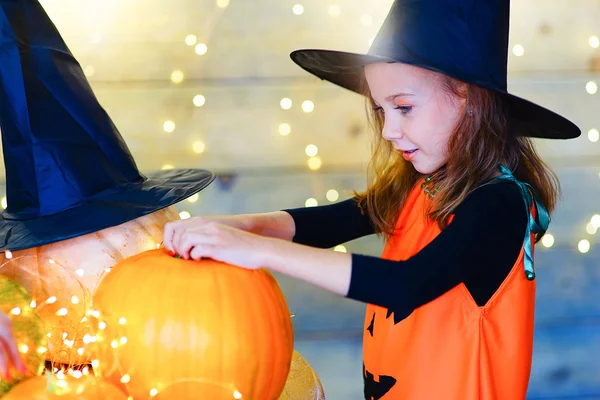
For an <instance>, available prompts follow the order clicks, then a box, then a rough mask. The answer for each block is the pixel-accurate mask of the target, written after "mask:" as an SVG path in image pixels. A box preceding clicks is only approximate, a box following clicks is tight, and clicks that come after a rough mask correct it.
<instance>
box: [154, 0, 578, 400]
mask: <svg viewBox="0 0 600 400" xmlns="http://www.w3.org/2000/svg"><path fill="white" fill-rule="evenodd" d="M508 21H509V3H508V1H505V0H421V1H415V0H398V1H396V2H395V3H394V4H393V5H392V8H391V10H390V13H389V15H388V17H387V18H386V20H385V22H384V24H383V26H382V28H381V30H380V31H379V34H378V36H377V37H376V39H375V40H374V42H373V45H372V47H371V49H370V50H369V53H368V54H363V55H361V54H351V53H344V52H338V51H328V50H300V51H296V52H294V53H292V59H293V60H294V61H295V62H296V63H298V64H299V65H300V66H301V67H302V68H304V69H305V70H307V71H309V72H311V73H313V74H315V75H316V76H318V77H320V78H322V79H326V80H328V81H330V82H333V83H335V84H337V85H340V86H342V87H345V88H347V89H350V90H352V91H355V92H358V93H361V94H364V95H365V96H366V98H367V102H368V104H369V106H370V107H371V108H372V112H371V113H370V114H371V115H370V117H371V121H372V123H373V124H372V125H373V126H374V128H375V132H376V137H375V146H374V153H373V156H372V160H371V164H370V172H371V174H370V178H371V180H370V184H369V186H368V188H367V190H366V191H365V192H364V193H360V194H357V195H356V196H355V197H354V198H352V199H349V200H346V201H342V202H339V203H337V204H333V205H328V206H321V207H315V208H302V209H291V210H284V211H279V212H273V213H266V214H258V215H237V216H224V217H214V218H193V219H189V220H184V221H177V222H173V223H169V224H167V226H166V227H165V231H164V244H165V247H166V248H167V249H168V250H171V251H173V252H175V253H178V254H180V255H181V256H182V257H184V258H186V259H200V258H202V257H209V258H213V259H216V260H220V261H223V262H226V263H231V264H235V265H238V266H240V267H243V268H249V269H256V268H262V267H265V268H268V269H271V270H273V271H277V272H279V273H283V274H286V275H289V276H291V277H294V278H297V279H301V280H303V281H306V282H309V283H312V284H314V285H317V286H319V287H322V288H324V289H326V290H329V291H331V292H333V293H337V294H339V295H342V296H346V297H348V298H351V299H355V300H358V301H362V302H365V303H367V304H368V305H367V310H366V316H365V323H364V340H363V348H364V365H363V377H364V381H365V389H364V392H365V393H364V395H365V399H368V400H373V399H383V400H395V399H418V400H421V399H445V400H447V399H451V400H465V399H490V400H491V399H497V400H507V399H510V400H518V399H524V398H525V395H526V392H527V385H528V381H529V375H530V368H531V359H532V347H533V324H534V304H535V285H536V283H535V272H534V268H533V248H534V243H535V242H536V241H537V240H539V239H540V238H541V236H542V235H543V234H544V232H545V231H546V229H547V227H548V223H549V213H550V212H552V211H553V209H554V208H555V204H556V200H557V192H558V182H557V180H556V177H555V175H554V174H553V173H552V172H551V171H550V170H549V169H548V168H547V167H546V166H545V165H544V163H543V162H542V161H541V160H540V158H539V156H538V154H537V153H536V151H535V149H534V147H533V144H532V141H531V139H530V138H529V137H541V138H553V139H567V138H574V137H577V136H579V135H580V131H579V129H578V128H577V127H576V126H575V125H574V124H573V123H571V122H570V121H568V120H566V119H565V118H563V117H561V116H559V115H557V114H555V113H553V112H552V111H549V110H547V109H545V108H543V107H541V106H539V105H535V104H533V103H530V102H528V101H526V100H524V99H521V98H519V97H516V96H514V95H512V94H509V93H508V92H507V82H506V78H507V56H508ZM370 234H379V235H380V236H382V237H383V238H384V239H385V241H386V245H385V249H384V251H383V255H382V257H381V258H379V257H369V256H364V255H359V254H345V253H338V252H333V251H331V250H329V248H331V247H333V246H335V245H338V244H341V243H344V242H347V241H350V240H353V239H356V238H359V237H363V236H366V235H370Z"/></svg>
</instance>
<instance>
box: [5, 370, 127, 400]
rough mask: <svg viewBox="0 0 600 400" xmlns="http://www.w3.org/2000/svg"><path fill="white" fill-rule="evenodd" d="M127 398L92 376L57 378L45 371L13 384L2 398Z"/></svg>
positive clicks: (58, 399) (96, 399)
mask: <svg viewBox="0 0 600 400" xmlns="http://www.w3.org/2000/svg"><path fill="white" fill-rule="evenodd" d="M24 399H27V400H127V396H126V395H125V393H123V392H122V391H121V390H119V389H118V388H116V387H115V386H113V385H111V384H110V383H108V382H103V381H101V380H98V379H96V378H95V377H93V376H82V377H80V378H74V377H72V376H66V377H64V378H63V379H57V378H56V377H55V376H54V375H51V374H50V373H46V375H45V376H36V377H35V378H31V379H27V380H26V381H24V382H22V383H20V384H18V385H17V386H15V387H14V388H13V389H12V390H11V391H10V392H8V394H7V395H6V396H5V397H2V400H24Z"/></svg>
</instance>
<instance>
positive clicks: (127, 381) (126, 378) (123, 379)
mask: <svg viewBox="0 0 600 400" xmlns="http://www.w3.org/2000/svg"><path fill="white" fill-rule="evenodd" d="M130 381H131V377H130V376H129V374H125V375H123V376H122V377H121V383H129V382H130Z"/></svg>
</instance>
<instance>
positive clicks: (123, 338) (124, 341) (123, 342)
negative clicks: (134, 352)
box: [119, 336, 127, 345]
mask: <svg viewBox="0 0 600 400" xmlns="http://www.w3.org/2000/svg"><path fill="white" fill-rule="evenodd" d="M119 343H121V344H122V345H124V344H127V337H125V336H123V337H122V338H121V339H119Z"/></svg>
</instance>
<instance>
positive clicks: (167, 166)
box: [160, 164, 175, 170]
mask: <svg viewBox="0 0 600 400" xmlns="http://www.w3.org/2000/svg"><path fill="white" fill-rule="evenodd" d="M174 168H175V167H174V166H172V165H171V164H164V165H163V166H162V167H160V169H162V170H168V169H174Z"/></svg>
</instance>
